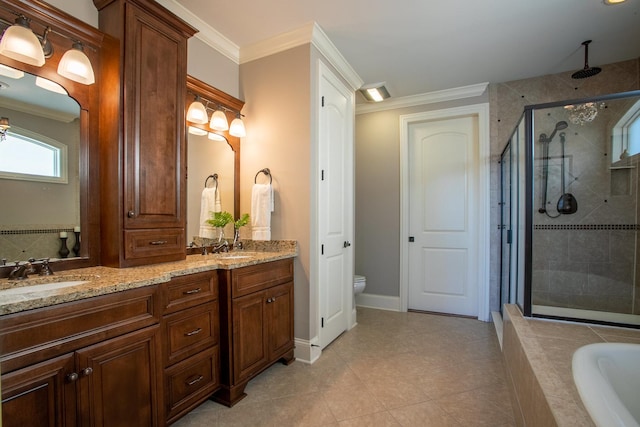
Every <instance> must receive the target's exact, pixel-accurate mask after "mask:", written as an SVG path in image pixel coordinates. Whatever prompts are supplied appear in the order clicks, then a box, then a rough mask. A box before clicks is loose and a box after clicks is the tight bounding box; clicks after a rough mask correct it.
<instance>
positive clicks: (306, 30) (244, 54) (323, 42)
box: [240, 22, 363, 90]
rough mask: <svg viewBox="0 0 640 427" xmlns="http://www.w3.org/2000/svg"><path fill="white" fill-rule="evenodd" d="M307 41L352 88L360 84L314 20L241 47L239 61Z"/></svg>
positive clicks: (260, 56)
mask: <svg viewBox="0 0 640 427" xmlns="http://www.w3.org/2000/svg"><path fill="white" fill-rule="evenodd" d="M307 43H311V44H312V45H313V46H315V47H316V48H317V49H318V50H319V51H320V53H321V54H322V55H323V56H324V57H325V58H326V59H327V60H328V61H329V63H330V64H331V65H332V66H333V67H334V68H335V69H336V70H337V71H338V73H340V75H341V76H342V77H343V78H344V79H345V80H346V81H347V83H348V84H349V85H350V86H351V88H352V89H353V90H356V89H358V88H360V86H362V84H363V81H362V79H361V78H360V76H359V75H358V73H356V71H355V70H354V69H353V68H352V67H351V65H350V64H349V63H348V62H347V60H346V59H345V58H344V56H342V54H341V53H340V51H339V50H338V48H336V46H335V45H334V44H333V42H332V41H331V40H330V39H329V37H328V36H327V35H326V33H325V32H324V31H323V30H322V28H320V26H319V25H318V24H317V23H316V22H309V23H308V24H305V25H303V26H302V27H300V28H297V29H295V30H292V31H288V32H286V33H282V34H279V35H277V36H274V37H271V38H269V39H266V40H262V41H259V42H257V43H254V44H252V45H249V46H245V47H243V48H241V49H240V63H241V64H243V63H246V62H250V61H254V60H256V59H260V58H264V57H266V56H270V55H274V54H276V53H279V52H284V51H285V50H289V49H292V48H294V47H297V46H301V45H304V44H307Z"/></svg>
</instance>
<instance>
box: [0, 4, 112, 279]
mask: <svg viewBox="0 0 640 427" xmlns="http://www.w3.org/2000/svg"><path fill="white" fill-rule="evenodd" d="M18 15H23V16H25V17H26V18H28V19H29V25H30V27H31V29H32V31H33V32H34V34H36V35H38V36H39V38H42V35H43V34H45V32H46V34H47V39H48V41H49V42H50V43H51V46H52V48H53V52H52V55H51V56H50V57H49V58H47V59H46V61H45V64H44V65H43V66H42V67H37V66H34V65H30V64H27V63H23V62H20V61H16V60H13V59H11V58H9V57H6V56H3V55H0V87H2V89H1V90H0V116H1V117H3V118H6V119H7V122H8V124H9V125H10V126H11V127H9V128H8V129H7V132H6V135H5V136H6V138H5V140H3V141H0V144H8V143H9V142H11V143H12V144H18V145H12V146H11V147H12V148H11V150H9V151H15V150H16V149H15V148H14V147H22V148H20V150H21V154H20V155H19V156H17V157H16V158H14V159H13V160H12V161H11V163H12V164H11V165H10V166H7V164H6V163H7V162H5V165H4V167H3V169H4V171H3V172H0V194H1V195H2V198H3V200H4V201H3V203H2V204H0V258H2V259H3V260H6V261H3V262H5V263H6V265H5V266H2V267H1V268H0V277H6V276H7V275H8V271H9V270H10V268H11V266H13V265H14V262H15V261H26V260H28V259H30V258H35V259H42V258H50V259H51V262H52V267H53V270H54V271H59V270H66V269H70V268H80V267H88V266H93V265H97V264H99V262H100V254H99V245H98V243H99V240H98V239H99V234H100V211H99V209H100V206H99V203H100V201H99V200H100V197H99V187H98V178H97V173H98V163H99V157H98V155H99V146H98V132H99V117H98V109H99V108H98V107H99V93H98V92H99V91H98V85H97V84H92V85H85V84H82V83H77V82H75V81H72V80H69V79H67V78H65V77H62V76H61V75H59V74H58V64H59V62H60V60H61V58H62V56H63V54H64V53H65V52H66V51H68V50H69V49H71V48H72V46H73V43H75V42H81V43H82V44H83V46H84V52H85V54H86V55H87V57H88V58H89V60H90V62H91V64H92V68H93V70H94V74H95V76H96V80H98V79H100V77H101V71H102V70H103V69H104V68H105V66H106V64H107V63H109V62H110V61H116V63H115V67H116V68H117V55H114V54H113V52H114V47H115V46H117V45H116V44H115V41H114V40H113V39H111V38H109V37H108V36H105V35H104V34H103V33H102V32H100V31H99V30H97V29H95V28H93V27H91V26H89V25H88V24H86V23H84V22H82V21H79V20H77V19H75V18H73V17H71V16H69V15H67V14H66V13H64V12H62V11H60V10H58V9H56V8H54V7H52V6H49V5H47V4H45V3H42V2H39V1H38V2H36V1H31V0H21V1H16V0H0V27H1V28H0V29H1V30H2V31H3V32H4V30H5V28H7V27H8V26H9V25H12V24H13V23H14V21H15V19H16V16H18ZM47 28H49V29H50V30H48V31H47ZM105 44H106V45H107V46H109V47H106V46H105ZM111 66H112V67H113V64H112V65H111ZM42 79H44V80H42ZM36 80H37V81H38V83H36ZM42 81H44V82H45V83H44V84H47V82H48V83H54V84H55V85H54V86H55V90H57V91H58V92H53V91H52V89H51V88H50V89H43V88H42V87H41V85H42V83H41V82H42ZM29 150H31V151H29ZM5 151H7V150H5ZM37 159H41V160H42V161H43V162H44V163H45V164H46V167H48V168H50V169H49V170H47V171H46V172H43V170H44V169H37V170H35V171H33V170H32V171H29V170H28V167H27V166H29V167H32V166H34V164H35V163H36V160H37ZM7 169H9V170H7ZM25 171H26V173H24V172H25ZM65 238H66V242H64V243H65V244H66V247H67V250H68V253H65V251H63V250H62V245H63V241H64V239H65Z"/></svg>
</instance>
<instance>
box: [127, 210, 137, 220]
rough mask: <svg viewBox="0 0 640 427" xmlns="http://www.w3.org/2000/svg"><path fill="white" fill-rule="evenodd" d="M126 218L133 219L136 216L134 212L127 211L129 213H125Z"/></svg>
mask: <svg viewBox="0 0 640 427" xmlns="http://www.w3.org/2000/svg"><path fill="white" fill-rule="evenodd" d="M127 216H128V217H129V218H133V217H135V216H136V213H135V212H134V211H129V212H127Z"/></svg>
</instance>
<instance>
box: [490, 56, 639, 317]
mask: <svg viewBox="0 0 640 427" xmlns="http://www.w3.org/2000/svg"><path fill="white" fill-rule="evenodd" d="M598 66H599V67H601V68H602V70H603V71H602V72H601V73H600V74H598V75H596V76H594V77H591V78H588V79H583V80H574V79H572V78H571V74H572V71H569V72H566V73H560V74H552V75H546V76H541V77H535V78H530V79H523V80H516V81H512V82H506V83H498V84H491V85H490V89H489V90H490V108H491V189H492V191H491V209H492V210H491V230H492V233H491V254H492V256H491V289H492V290H493V292H492V295H491V309H492V310H497V309H498V308H499V304H500V303H499V283H500V276H499V275H500V231H499V229H498V226H499V221H500V206H499V204H498V203H499V196H500V165H499V163H498V161H499V160H500V153H501V152H502V150H503V149H504V147H505V145H506V143H507V141H508V139H509V137H510V136H511V133H512V132H513V130H514V129H515V127H516V125H517V124H518V121H519V119H520V116H521V115H522V112H523V111H524V107H525V106H526V105H533V104H541V103H546V102H555V101H562V100H569V99H577V98H587V97H592V96H598V95H605V94H609V93H618V92H626V91H631V90H638V89H640V58H639V59H634V60H630V61H624V62H619V63H614V64H608V65H601V64H598ZM545 114H546V112H545ZM603 114H608V113H607V112H603ZM558 120H565V119H564V118H562V117H561V116H557V115H556V116H554V115H551V116H546V117H545V116H544V115H543V116H541V117H536V135H539V134H540V133H541V132H544V133H546V134H547V135H549V134H550V133H551V131H552V130H553V127H554V126H555V123H556V122H557V121H558ZM565 132H566V135H567V145H566V151H567V153H566V154H567V163H566V167H567V172H569V171H571V172H572V174H573V175H576V173H577V171H578V169H577V168H579V167H580V168H589V169H591V168H594V167H596V168H599V169H598V170H599V171H601V172H602V170H603V169H602V167H603V165H604V164H606V162H608V160H607V159H603V157H604V156H603V155H602V153H603V149H602V148H600V149H598V148H597V147H598V144H600V145H599V146H600V147H602V146H603V144H604V143H603V142H600V143H596V146H594V148H593V151H594V152H599V153H600V156H601V157H599V158H598V156H596V157H592V156H590V155H588V151H590V150H584V149H583V147H585V146H587V147H590V146H591V145H589V144H593V140H594V139H595V140H597V139H598V138H594V137H593V135H589V134H590V132H591V130H589V131H587V130H586V129H585V128H583V129H580V128H579V125H578V127H576V126H575V125H571V124H570V127H569V128H568V129H566V130H565ZM576 132H577V133H578V134H577V135H576V134H575V133H576ZM558 141H559V139H558V137H557V136H556V138H554V143H556V144H558V145H559V142H558ZM585 144H587V145H585ZM555 148H557V146H555V147H554V149H555ZM555 156H556V157H557V156H558V154H557V153H556V154H555ZM537 157H539V156H537ZM554 162H555V163H552V162H550V168H555V172H554V173H556V174H557V173H558V170H559V165H560V164H559V162H558V159H557V158H556V159H555V160H554ZM593 162H595V166H594V163H593ZM630 171H631V170H630ZM604 173H605V174H607V173H609V171H608V170H606V172H604ZM613 175H614V176H613V177H611V178H608V177H604V175H600V176H599V175H598V174H594V175H593V176H589V177H588V178H587V176H586V175H584V176H585V177H584V178H583V179H582V180H580V179H579V180H578V181H575V180H573V182H570V181H567V184H569V183H571V185H573V187H572V190H571V191H572V192H573V193H577V192H578V188H579V187H582V188H584V189H585V190H586V193H588V195H586V196H585V195H584V194H583V193H582V191H580V194H581V195H580V197H578V196H577V195H576V197H577V198H578V205H579V210H578V212H577V213H576V214H574V215H567V216H566V218H559V220H560V221H558V220H555V221H553V220H549V222H543V221H540V224H539V225H541V226H543V227H539V228H540V229H538V230H536V231H535V232H536V233H537V239H538V240H539V241H540V243H543V242H545V241H546V242H547V244H545V246H546V248H547V250H546V251H541V252H540V253H538V255H537V256H536V259H535V262H536V263H537V264H536V265H538V266H540V264H541V263H547V266H548V268H551V267H554V268H555V269H556V271H560V272H561V273H559V274H555V275H551V274H549V270H548V268H547V270H546V272H545V270H544V269H538V270H537V272H536V280H539V283H541V287H540V290H539V292H538V295H537V298H539V300H538V302H537V303H540V302H542V300H543V298H549V297H550V296H551V293H552V292H551V289H553V293H554V294H555V296H556V297H558V299H559V300H564V301H565V302H567V303H569V302H570V303H571V304H584V305H588V304H590V303H592V302H593V301H594V300H596V299H599V300H601V301H602V300H607V304H609V303H611V305H615V301H617V300H618V297H621V298H620V300H621V299H623V298H624V299H626V301H627V302H626V303H625V304H626V305H627V307H626V308H629V306H630V305H631V303H630V302H631V301H632V299H631V293H630V288H629V285H628V284H627V285H620V282H622V283H628V281H627V279H628V278H629V274H631V275H634V274H635V271H632V273H630V272H629V267H628V266H627V267H625V261H623V258H621V257H623V256H624V257H628V256H629V254H633V253H634V251H633V250H632V251H627V250H626V249H624V248H629V247H630V246H629V245H635V231H634V230H627V229H618V228H616V227H614V226H613V225H614V224H623V223H624V224H631V225H633V224H635V222H636V220H635V205H633V208H631V207H629V209H632V210H631V211H629V210H628V209H611V206H612V201H611V200H610V199H612V198H611V197H607V198H606V200H607V202H604V200H605V198H603V195H605V194H607V192H611V193H615V192H616V191H622V190H620V186H623V187H624V186H625V185H626V186H627V190H629V191H632V190H631V189H630V188H628V187H629V186H630V185H631V183H632V182H634V183H635V180H632V178H631V177H628V178H629V181H626V180H625V178H624V177H622V178H620V177H619V176H618V175H621V174H616V173H614V174H613ZM550 183H551V180H550ZM553 185H554V186H556V188H557V187H558V183H557V180H556V179H555V178H554V181H553ZM634 185H635V184H634ZM591 188H594V189H596V191H595V194H591ZM633 191H635V190H633ZM556 192H557V190H556ZM550 194H551V191H550ZM554 194H556V193H554ZM592 197H593V198H592ZM599 199H602V200H600V202H599V203H600V204H601V209H594V206H592V205H591V203H592V201H594V202H593V203H596V202H597V200H599ZM535 200H536V202H535V203H536V204H538V203H539V202H538V201H539V200H540V199H539V198H538V196H537V197H536V199H535ZM550 201H551V202H552V206H553V207H555V202H556V201H557V196H555V197H550ZM617 202H618V201H616V202H615V203H613V205H616V206H619V204H618V203H617ZM634 203H635V202H634ZM538 207H539V206H537V205H536V206H535V210H536V211H537V209H538ZM554 210H555V209H554ZM612 211H616V212H618V211H625V212H627V213H629V212H631V213H632V214H633V215H632V216H633V217H634V219H633V220H631V222H628V220H627V219H621V221H615V222H614V221H610V218H611V217H612V215H610V214H611V213H612ZM587 213H589V214H590V215H591V217H590V218H589V224H591V225H592V226H593V227H592V228H593V229H588V230H585V229H577V228H576V229H573V228H572V227H573V225H576V226H577V225H578V224H584V223H586V219H585V218H584V217H582V220H584V221H579V220H578V218H579V217H578V216H577V215H583V214H587ZM536 215H537V213H536ZM569 217H573V218H569ZM604 218H607V219H606V220H605V219H604ZM555 225H562V226H563V227H561V228H557V229H555V228H554V227H553V226H555ZM600 225H605V226H606V227H604V228H603V229H598V227H597V226H600ZM607 227H608V228H607ZM540 247H541V248H542V247H544V246H543V245H541V246H540ZM570 248H571V249H570ZM621 253H624V255H621ZM634 258H635V256H634ZM630 262H631V264H632V265H635V264H636V263H635V259H633V260H630ZM554 263H562V268H561V269H559V268H558V267H560V265H559V264H558V265H556V264H554ZM607 264H609V265H608V266H607ZM607 267H610V268H609V270H608V271H609V272H608V273H604V272H603V269H606V268H607ZM632 268H633V267H632ZM534 269H535V266H534ZM589 272H591V274H592V280H591V285H589V281H588V274H589ZM551 276H554V277H553V278H552V277H551ZM552 280H553V283H554V284H553V285H551V283H552ZM598 281H600V282H601V283H600V284H599V283H598ZM578 283H580V292H581V293H576V292H573V290H575V287H577V286H578V285H577V284H578ZM545 285H546V288H545ZM601 285H602V286H601ZM572 288H573V290H572ZM603 294H605V295H606V298H603V296H602V295H603ZM638 294H640V292H636V298H638V296H637V295H638ZM597 295H599V296H598V297H596V296H597ZM544 302H545V303H546V300H545V301H544ZM567 305H568V304H567ZM636 305H638V304H636ZM607 309H608V307H607Z"/></svg>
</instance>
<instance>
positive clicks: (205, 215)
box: [199, 186, 222, 239]
mask: <svg viewBox="0 0 640 427" xmlns="http://www.w3.org/2000/svg"><path fill="white" fill-rule="evenodd" d="M221 211H222V209H221V203H220V192H219V191H218V186H215V187H211V188H208V187H205V189H204V190H202V197H201V199H200V233H199V235H200V237H206V238H208V239H213V238H215V237H216V231H215V230H216V229H215V227H214V226H213V225H211V224H208V223H207V220H208V219H211V213H212V212H221Z"/></svg>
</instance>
